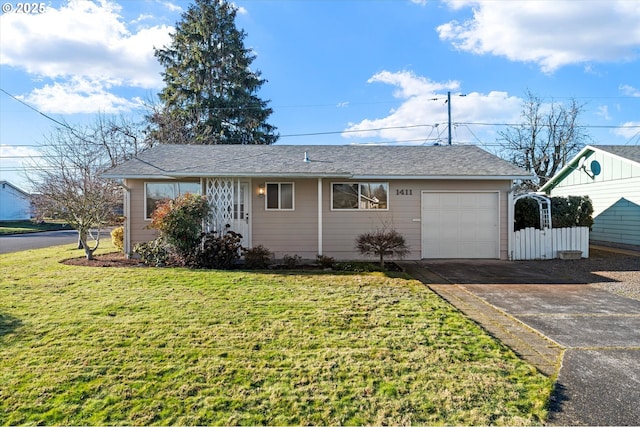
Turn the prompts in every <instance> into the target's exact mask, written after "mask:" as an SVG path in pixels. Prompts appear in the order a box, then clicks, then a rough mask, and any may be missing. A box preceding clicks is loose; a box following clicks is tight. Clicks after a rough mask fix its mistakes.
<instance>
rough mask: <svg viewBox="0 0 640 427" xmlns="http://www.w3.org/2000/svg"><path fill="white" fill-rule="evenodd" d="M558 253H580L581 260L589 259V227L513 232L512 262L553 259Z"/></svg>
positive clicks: (528, 229) (526, 229)
mask: <svg viewBox="0 0 640 427" xmlns="http://www.w3.org/2000/svg"><path fill="white" fill-rule="evenodd" d="M560 251H582V258H589V227H573V228H546V229H544V230H537V229H535V228H525V229H523V230H519V231H516V232H514V239H513V256H512V259H513V260H528V259H554V258H559V255H558V252H560Z"/></svg>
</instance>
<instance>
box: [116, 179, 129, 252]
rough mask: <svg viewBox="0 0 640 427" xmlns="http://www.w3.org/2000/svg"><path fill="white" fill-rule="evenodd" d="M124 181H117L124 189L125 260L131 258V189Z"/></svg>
mask: <svg viewBox="0 0 640 427" xmlns="http://www.w3.org/2000/svg"><path fill="white" fill-rule="evenodd" d="M126 181H127V180H126V179H123V180H122V181H118V185H119V186H120V187H122V188H123V189H124V201H123V206H122V208H123V211H124V236H123V243H124V254H125V256H126V257H127V258H131V188H129V187H127V184H126Z"/></svg>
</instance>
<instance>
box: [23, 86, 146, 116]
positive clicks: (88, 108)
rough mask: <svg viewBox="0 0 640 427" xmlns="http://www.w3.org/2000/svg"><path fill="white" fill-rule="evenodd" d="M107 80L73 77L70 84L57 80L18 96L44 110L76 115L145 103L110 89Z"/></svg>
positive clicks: (112, 111)
mask: <svg viewBox="0 0 640 427" xmlns="http://www.w3.org/2000/svg"><path fill="white" fill-rule="evenodd" d="M110 88H111V86H110V85H109V84H105V82H104V81H91V80H86V79H81V78H73V79H72V80H71V81H70V82H68V83H54V84H52V85H45V86H44V87H43V88H41V89H35V90H33V92H31V94H29V95H28V96H25V97H19V98H20V99H22V100H24V101H25V102H27V103H29V104H32V105H34V106H35V107H36V108H37V109H38V110H40V111H42V112H45V113H58V114H76V113H95V112H102V113H106V114H114V113H119V112H126V111H131V110H134V109H137V108H140V107H141V106H142V101H141V100H140V99H134V100H128V99H126V98H122V97H119V96H117V95H115V94H113V93H111V92H109V90H108V89H110Z"/></svg>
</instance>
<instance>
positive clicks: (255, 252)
mask: <svg viewBox="0 0 640 427" xmlns="http://www.w3.org/2000/svg"><path fill="white" fill-rule="evenodd" d="M272 257H273V252H271V251H270V250H269V249H267V248H265V247H264V246H262V245H258V246H256V247H255V248H251V249H247V251H246V252H245V254H244V260H245V265H246V266H247V268H251V269H254V270H264V269H266V268H269V265H271V258H272Z"/></svg>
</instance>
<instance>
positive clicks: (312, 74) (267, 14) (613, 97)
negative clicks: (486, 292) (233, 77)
mask: <svg viewBox="0 0 640 427" xmlns="http://www.w3.org/2000/svg"><path fill="white" fill-rule="evenodd" d="M20 4H21V3H19V2H11V1H4V2H3V12H2V13H1V14H0V88H1V89H3V90H4V91H6V92H8V93H9V94H11V95H13V96H15V97H17V98H18V99H19V100H20V101H22V102H24V103H26V104H28V105H29V106H30V107H32V108H29V107H28V106H26V105H24V104H22V103H20V102H18V101H16V100H15V99H13V98H12V97H10V96H9V95H7V94H6V93H4V92H0V156H1V158H0V180H9V181H12V182H14V183H16V184H18V185H21V186H27V184H26V182H25V181H24V180H23V178H22V177H21V174H20V172H18V170H19V169H21V167H22V160H23V159H24V158H25V156H29V155H38V146H39V145H41V144H44V143H45V141H46V136H48V135H49V134H51V132H52V131H53V129H54V128H55V126H56V123H55V122H53V121H51V120H50V119H48V118H46V117H45V116H43V115H42V114H40V113H43V114H45V115H47V116H49V117H51V118H53V119H55V120H58V121H62V120H64V121H67V122H68V123H70V124H72V125H75V124H82V123H87V122H91V121H92V120H93V119H95V115H96V114H97V113H104V114H117V115H125V116H131V117H140V115H141V114H143V113H144V109H143V108H142V107H141V106H142V104H143V102H144V101H145V100H149V99H151V98H153V97H155V96H156V94H157V93H158V91H159V90H160V89H161V87H162V79H161V76H160V72H161V71H162V69H161V67H160V66H159V65H158V63H157V62H156V60H155V58H154V56H153V47H154V46H155V47H161V46H163V45H165V44H167V43H168V42H169V36H168V34H169V32H170V31H171V30H172V27H173V25H174V24H175V23H176V22H177V21H178V20H180V15H181V13H182V12H183V11H185V10H186V9H187V8H188V6H189V4H190V2H188V1H176V0H174V1H171V0H113V1H110V0H101V1H100V0H94V1H66V0H65V1H61V0H51V1H46V2H45V3H43V8H42V10H40V9H38V10H36V11H31V13H18V12H17V8H18V7H19V6H20ZM235 5H236V6H237V7H238V8H239V13H238V16H237V26H238V27H239V28H242V29H244V30H245V31H246V32H247V38H246V40H245V43H246V45H247V47H250V48H251V49H253V50H254V52H255V54H256V55H257V59H256V60H255V61H254V63H253V68H254V70H259V71H261V72H262V77H264V78H265V79H267V80H268V82H267V83H266V84H265V85H264V86H263V88H262V90H261V93H260V96H261V97H262V98H264V99H269V100H271V102H270V106H271V107H272V108H273V110H274V114H273V115H272V116H271V118H270V120H269V122H270V123H271V124H273V125H275V126H276V127H277V128H278V132H279V133H280V134H281V138H280V140H279V142H278V143H279V144H354V143H386V144H433V143H435V142H442V143H446V140H447V104H446V103H445V100H446V98H447V92H451V96H452V101H451V112H452V121H453V126H452V137H453V138H452V139H453V143H454V144H476V145H479V146H481V147H483V148H485V149H487V150H489V151H493V152H496V151H497V150H498V149H499V145H498V142H497V138H498V132H499V131H500V130H503V129H504V128H505V126H504V125H505V124H508V123H516V122H518V121H519V114H520V110H521V104H522V100H523V97H524V95H525V92H526V91H527V90H530V91H532V92H533V93H534V94H536V95H538V96H540V97H541V98H542V99H543V100H544V102H557V103H565V102H568V101H569V100H570V98H575V99H576V100H577V101H578V102H579V103H582V104H584V113H583V114H582V116H581V124H583V125H585V126H587V130H588V132H589V134H590V135H591V137H592V138H593V143H594V144H633V145H637V144H639V143H640V1H636V0H622V1H614V0H603V1H595V0H594V1H591V0H585V1H573V0H570V1H562V0H554V1H544V0H537V1H525V0H519V1H472V0H450V1H436V0H245V1H242V0H237V1H236V2H235ZM11 9H12V10H11ZM23 12H24V11H23ZM461 95H464V96H461ZM34 109H35V110H37V111H35V110H34ZM371 129H374V130H371Z"/></svg>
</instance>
